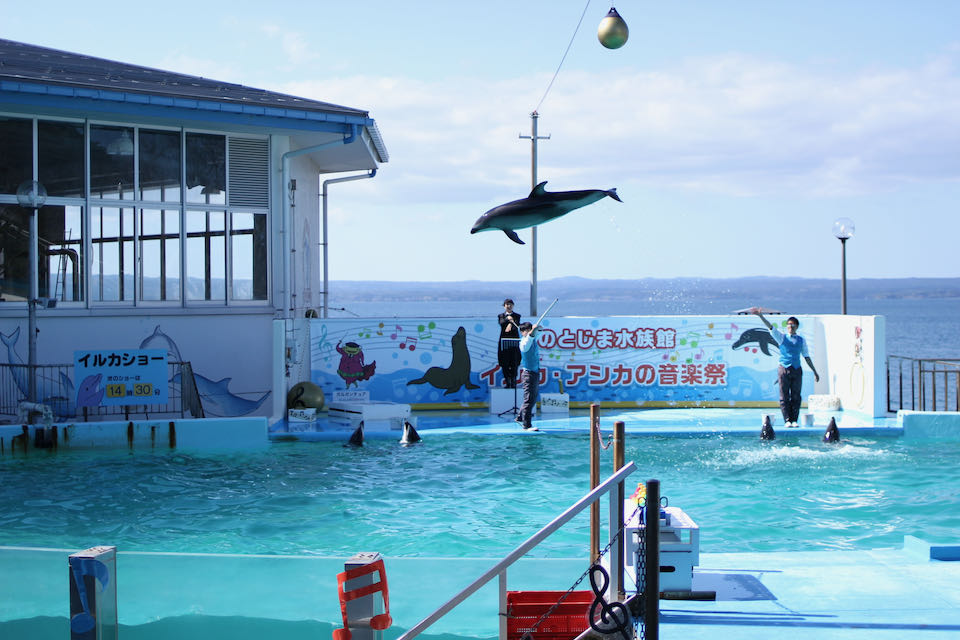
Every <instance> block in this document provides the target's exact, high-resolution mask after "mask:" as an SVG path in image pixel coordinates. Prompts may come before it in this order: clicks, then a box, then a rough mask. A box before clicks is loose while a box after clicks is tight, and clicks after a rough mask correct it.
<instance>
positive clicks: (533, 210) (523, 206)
mask: <svg viewBox="0 0 960 640" xmlns="http://www.w3.org/2000/svg"><path fill="white" fill-rule="evenodd" d="M546 184H547V183H546V182H541V183H540V184H538V185H537V186H535V187H534V188H533V190H532V191H530V195H529V196H527V197H526V198H523V199H521V200H514V201H513V202H508V203H506V204H502V205H500V206H498V207H494V208H493V209H490V210H489V211H487V212H486V213H485V214H483V215H482V216H480V218H478V219H477V221H476V222H475V223H474V224H473V228H472V229H470V233H471V234H473V233H478V232H480V231H487V230H489V229H500V230H501V231H503V232H504V233H505V234H506V235H507V237H508V238H510V239H511V240H513V241H514V242H516V243H517V244H524V242H523V240H521V239H520V237H519V236H518V235H517V234H516V230H517V229H526V228H527V227H535V226H537V225H541V224H543V223H544V222H549V221H551V220H554V219H556V218H559V217H560V216H563V215H566V214H568V213H570V212H571V211H573V210H574V209H579V208H580V207H585V206H587V205H588V204H593V203H594V202H596V201H597V200H602V199H603V198H606V197H608V196H609V197H611V198H613V199H614V200H616V201H617V202H623V200H621V199H620V196H618V195H617V190H616V189H608V190H606V191H604V190H603V189H584V190H580V191H547V190H546V188H545V187H546Z"/></svg>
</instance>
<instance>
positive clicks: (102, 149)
mask: <svg viewBox="0 0 960 640" xmlns="http://www.w3.org/2000/svg"><path fill="white" fill-rule="evenodd" d="M90 196H91V197H93V198H102V199H104V200H133V128H131V127H103V126H91V127H90Z"/></svg>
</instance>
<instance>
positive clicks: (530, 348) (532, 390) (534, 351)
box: [517, 322, 540, 431]
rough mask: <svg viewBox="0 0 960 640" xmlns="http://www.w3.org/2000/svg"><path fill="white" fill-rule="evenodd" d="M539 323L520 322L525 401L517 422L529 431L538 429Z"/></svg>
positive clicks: (521, 374) (521, 381)
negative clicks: (535, 411) (536, 417)
mask: <svg viewBox="0 0 960 640" xmlns="http://www.w3.org/2000/svg"><path fill="white" fill-rule="evenodd" d="M539 328H540V325H539V324H530V323H529V322H523V323H521V324H520V335H521V336H523V337H521V338H520V384H521V385H522V386H523V403H522V404H521V405H520V413H519V414H518V415H517V422H519V423H521V424H522V425H523V428H524V429H526V430H528V431H538V429H537V428H536V427H534V426H533V422H532V421H533V412H534V409H535V408H536V406H537V395H538V394H539V392H540V346H539V345H538V344H537V335H536V332H537V329H539Z"/></svg>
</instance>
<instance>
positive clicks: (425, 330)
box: [417, 322, 437, 340]
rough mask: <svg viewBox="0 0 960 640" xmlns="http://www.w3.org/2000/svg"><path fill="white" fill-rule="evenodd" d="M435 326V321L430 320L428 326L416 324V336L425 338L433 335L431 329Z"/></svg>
mask: <svg viewBox="0 0 960 640" xmlns="http://www.w3.org/2000/svg"><path fill="white" fill-rule="evenodd" d="M436 326H437V324H436V323H435V322H431V323H430V325H429V326H428V327H425V326H423V325H422V324H421V325H417V338H418V339H420V340H427V339H428V338H432V337H433V332H432V331H431V329H434V328H435V327H436Z"/></svg>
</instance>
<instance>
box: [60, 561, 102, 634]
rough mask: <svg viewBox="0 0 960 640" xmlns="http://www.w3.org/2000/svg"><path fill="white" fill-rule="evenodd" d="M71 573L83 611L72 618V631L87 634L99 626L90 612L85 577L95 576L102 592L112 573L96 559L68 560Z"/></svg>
mask: <svg viewBox="0 0 960 640" xmlns="http://www.w3.org/2000/svg"><path fill="white" fill-rule="evenodd" d="M67 561H68V562H69V564H70V571H71V573H72V574H73V583H74V585H75V586H76V589H77V596H78V597H79V598H80V606H82V607H83V611H81V612H79V613H76V614H74V615H73V616H71V617H70V630H71V631H73V632H74V633H78V634H79V633H87V632H89V631H92V630H93V628H94V627H95V626H96V625H97V621H96V619H95V618H94V616H93V613H92V612H91V610H90V600H89V598H87V586H86V583H85V581H84V579H83V577H84V576H93V577H94V578H96V579H97V581H98V582H99V583H100V589H101V591H102V590H103V589H104V588H105V587H106V586H107V583H109V582H110V572H109V570H108V569H107V566H106V565H105V564H103V563H102V562H100V561H99V560H97V559H95V558H68V560H67Z"/></svg>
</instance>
